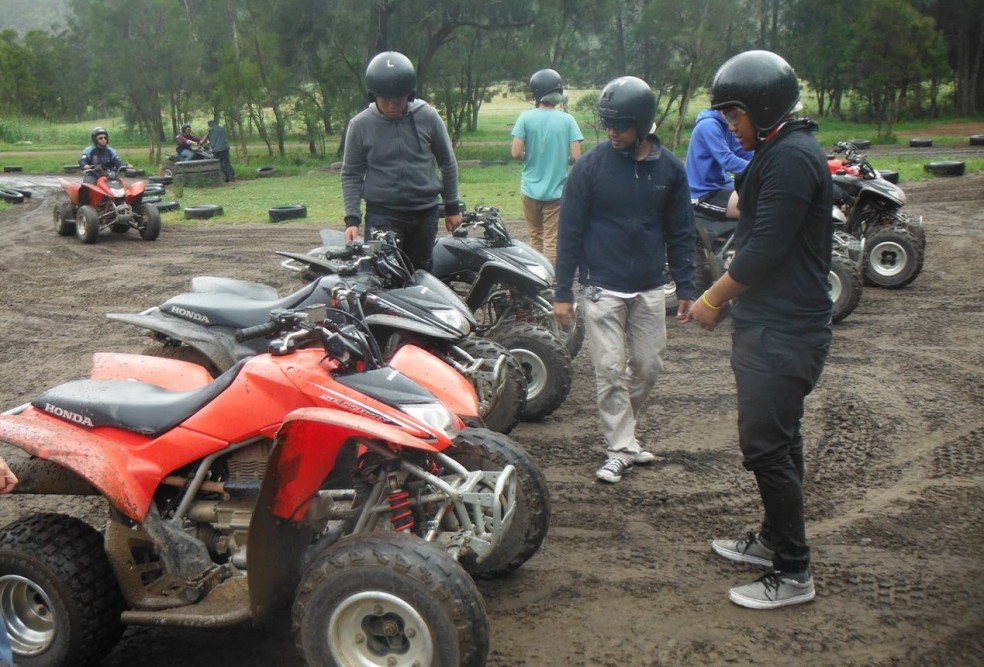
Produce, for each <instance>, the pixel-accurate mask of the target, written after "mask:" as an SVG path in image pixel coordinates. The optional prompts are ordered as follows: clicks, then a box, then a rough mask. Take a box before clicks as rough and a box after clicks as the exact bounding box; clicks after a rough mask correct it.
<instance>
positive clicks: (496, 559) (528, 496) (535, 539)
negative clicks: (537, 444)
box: [444, 428, 550, 578]
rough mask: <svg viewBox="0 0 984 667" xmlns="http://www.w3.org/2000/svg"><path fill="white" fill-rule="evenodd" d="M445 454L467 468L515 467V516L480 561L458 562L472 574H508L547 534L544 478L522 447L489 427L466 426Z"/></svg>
mask: <svg viewBox="0 0 984 667" xmlns="http://www.w3.org/2000/svg"><path fill="white" fill-rule="evenodd" d="M444 453H445V454H447V455H448V456H450V457H451V458H453V459H454V460H455V461H457V462H458V463H460V464H462V465H463V466H465V467H466V468H468V469H469V470H502V469H503V468H505V467H506V466H507V465H512V466H513V467H515V468H516V473H517V475H518V478H519V487H518V489H517V492H516V515H515V516H514V517H513V522H512V525H510V526H509V529H508V531H507V532H506V535H505V536H504V537H503V539H502V542H501V543H500V544H499V545H498V546H497V547H496V549H495V551H493V552H492V553H491V554H489V555H488V556H487V557H486V559H485V560H483V561H482V562H481V563H478V562H476V561H475V558H474V556H471V555H469V556H466V557H464V558H462V559H461V561H460V562H461V565H462V567H464V568H465V571H467V572H468V574H470V575H472V576H473V577H479V578H491V577H501V576H503V575H506V574H509V573H510V572H512V571H513V570H515V569H516V568H518V567H520V566H521V565H522V564H523V563H525V562H526V561H528V560H529V559H530V558H532V557H533V554H535V553H536V552H537V551H539V549H540V546H541V545H542V544H543V539H544V538H545V537H546V535H547V528H548V526H549V524H550V491H549V489H548V487H547V480H546V478H545V477H544V476H543V473H542V472H541V471H540V469H539V468H537V466H536V464H535V463H534V461H533V459H532V458H531V457H530V455H529V454H528V453H527V452H526V450H525V449H523V447H522V446H520V445H519V444H518V443H517V442H516V441H514V440H512V439H511V438H508V437H506V436H504V435H502V434H501V433H496V432H494V431H492V430H490V429H483V428H477V429H476V428H466V429H465V430H463V431H462V432H461V434H459V435H458V436H457V437H456V438H455V439H454V441H453V442H452V443H451V446H450V447H448V448H447V449H446V450H445V452H444Z"/></svg>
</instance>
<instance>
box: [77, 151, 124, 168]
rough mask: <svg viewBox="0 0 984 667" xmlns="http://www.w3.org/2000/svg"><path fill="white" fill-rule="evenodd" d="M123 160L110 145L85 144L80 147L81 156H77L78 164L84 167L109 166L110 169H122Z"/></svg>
mask: <svg viewBox="0 0 984 667" xmlns="http://www.w3.org/2000/svg"><path fill="white" fill-rule="evenodd" d="M123 165H124V162H123V161H122V160H121V159H120V156H119V155H117V154H116V151H115V150H113V148H112V147H110V146H86V147H85V148H83V149H82V157H80V158H79V166H80V167H82V168H83V169H84V168H85V167H89V166H92V167H102V168H104V169H105V168H106V167H110V168H112V169H117V170H119V169H122V168H123Z"/></svg>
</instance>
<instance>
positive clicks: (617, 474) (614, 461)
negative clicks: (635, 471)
mask: <svg viewBox="0 0 984 667" xmlns="http://www.w3.org/2000/svg"><path fill="white" fill-rule="evenodd" d="M630 470H632V464H631V463H629V462H628V461H625V460H623V459H620V458H617V457H614V456H613V457H612V458H610V459H608V460H607V461H605V465H603V466H601V467H600V468H598V470H597V471H596V472H595V477H597V478H598V479H600V480H601V481H602V482H608V483H609V484H614V483H615V482H618V481H620V480H621V479H622V475H624V474H625V473H627V472H629V471H630Z"/></svg>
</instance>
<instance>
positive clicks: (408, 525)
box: [386, 489, 414, 533]
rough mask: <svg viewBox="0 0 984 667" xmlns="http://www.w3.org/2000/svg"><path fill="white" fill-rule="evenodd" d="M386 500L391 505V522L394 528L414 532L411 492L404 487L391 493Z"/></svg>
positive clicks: (399, 530)
mask: <svg viewBox="0 0 984 667" xmlns="http://www.w3.org/2000/svg"><path fill="white" fill-rule="evenodd" d="M386 500H387V502H388V503H389V507H390V523H391V524H393V530H395V531H398V532H401V531H402V532H407V533H409V532H412V531H413V528H414V520H413V512H412V511H411V510H410V494H409V493H407V492H406V491H404V490H403V489H398V490H396V491H393V492H392V493H390V494H389V496H387V498H386Z"/></svg>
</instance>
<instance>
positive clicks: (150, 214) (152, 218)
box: [137, 204, 161, 241]
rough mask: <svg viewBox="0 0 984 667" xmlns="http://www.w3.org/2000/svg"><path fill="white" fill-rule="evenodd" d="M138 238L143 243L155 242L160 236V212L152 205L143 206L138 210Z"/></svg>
mask: <svg viewBox="0 0 984 667" xmlns="http://www.w3.org/2000/svg"><path fill="white" fill-rule="evenodd" d="M137 229H139V230H140V238H142V239H143V240H144V241H156V240H157V237H158V236H160V235H161V212H160V211H158V210H157V207H156V206H154V205H153V204H144V205H143V206H142V207H141V208H140V224H139V226H138V227H137Z"/></svg>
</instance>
